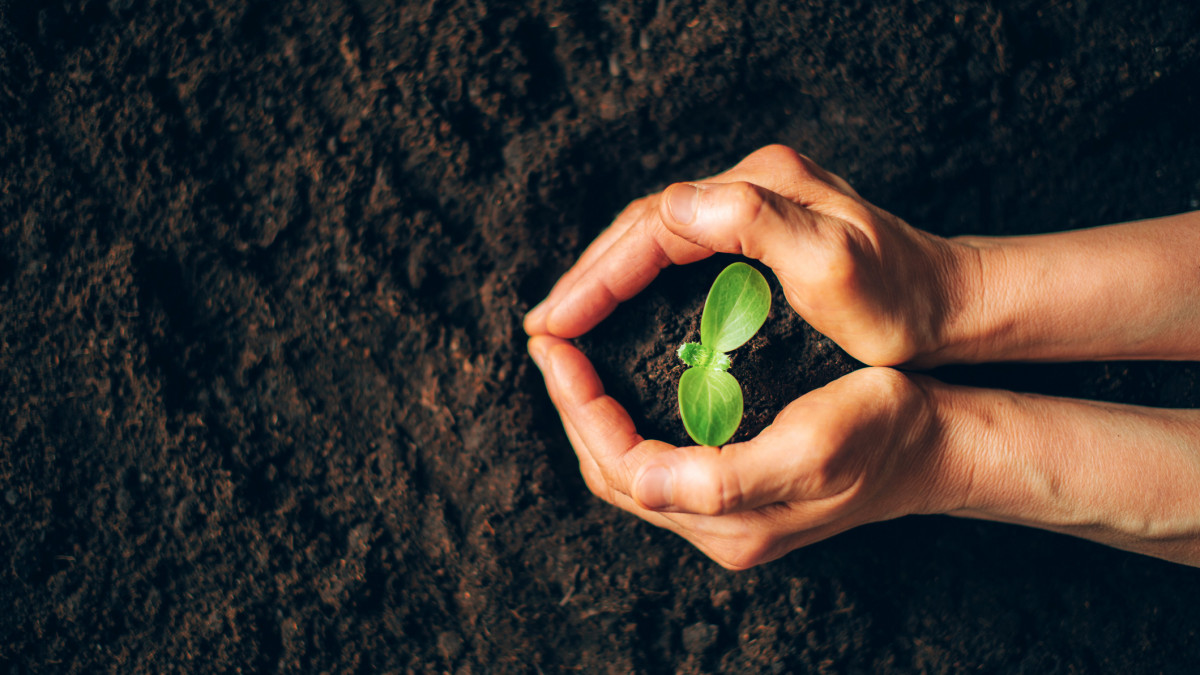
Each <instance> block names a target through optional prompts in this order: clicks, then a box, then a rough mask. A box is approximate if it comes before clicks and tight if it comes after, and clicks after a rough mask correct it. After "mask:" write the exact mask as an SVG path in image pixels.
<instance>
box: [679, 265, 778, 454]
mask: <svg viewBox="0 0 1200 675" xmlns="http://www.w3.org/2000/svg"><path fill="white" fill-rule="evenodd" d="M770 311H771V288H770V287H769V286H767V280H766V279H764V278H763V275H762V274H761V273H759V271H758V270H756V269H754V268H753V267H751V266H749V265H747V264H746V263H742V262H736V263H733V264H732V265H730V266H729V267H726V268H725V269H724V270H722V271H721V273H720V274H718V275H717V278H716V280H715V281H713V285H712V289H711V290H710V291H709V292H708V299H706V300H705V301H704V313H703V314H701V315H700V343H699V344H697V343H695V342H687V343H684V344H683V345H681V346H680V347H679V358H681V359H683V362H684V363H686V364H688V365H689V366H691V368H688V369H687V370H685V371H684V373H683V377H681V378H679V416H680V417H682V418H683V428H684V429H686V430H687V432H688V435H689V436H691V437H692V440H694V441H696V442H697V443H699V444H700V445H713V446H718V445H722V444H724V443H725V442H726V441H728V440H729V439H730V438H732V437H733V432H735V431H737V428H738V425H739V424H741V423H742V386H741V385H740V384H738V381H737V380H736V379H734V377H733V375H730V374H729V373H728V372H727V371H728V370H729V363H730V361H729V354H727V352H731V351H733V350H735V349H737V348H738V347H741V346H742V345H743V344H745V343H746V341H747V340H749V339H750V338H752V337H754V334H755V333H757V332H758V329H759V328H761V327H762V325H763V322H764V321H766V320H767V313H768V312H770Z"/></svg>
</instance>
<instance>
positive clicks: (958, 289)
mask: <svg viewBox="0 0 1200 675" xmlns="http://www.w3.org/2000/svg"><path fill="white" fill-rule="evenodd" d="M716 252H722V253H735V254H740V255H744V256H747V257H750V258H755V259H757V260H760V261H762V262H763V263H765V264H766V265H767V266H768V267H770V268H771V269H772V270H773V271H774V272H775V275H776V276H777V277H778V279H779V282H780V284H781V286H782V288H783V291H784V294H785V296H786V297H787V300H788V302H789V303H790V304H791V306H792V307H793V308H794V309H795V310H796V311H797V312H799V313H800V315H801V316H802V317H804V319H805V320H807V321H808V322H809V323H810V324H812V325H813V327H814V328H816V329H817V330H819V331H821V332H822V333H824V334H825V335H827V336H829V337H830V338H831V339H833V340H834V341H835V342H837V343H838V344H839V345H840V346H841V347H842V348H843V349H845V350H846V351H847V352H848V353H849V354H850V355H851V356H853V357H855V358H857V359H858V360H860V361H862V362H864V363H867V364H869V365H880V366H891V365H902V364H903V365H910V366H930V365H936V364H938V363H940V362H942V361H943V360H944V359H945V354H946V353H947V349H948V348H949V347H950V346H951V343H952V342H953V335H954V334H955V333H956V331H955V328H956V326H955V325H954V323H955V321H957V320H958V318H959V317H961V316H962V312H961V311H960V309H961V306H962V305H963V302H964V300H963V296H964V289H965V288H966V284H964V283H962V280H964V279H968V278H970V277H971V274H970V269H971V266H972V264H973V263H974V261H975V260H976V258H975V256H974V255H973V249H972V248H971V247H969V246H966V245H963V244H958V243H955V242H952V241H950V240H946V239H943V238H940V237H936V236H933V235H930V234H928V233H925V232H922V231H920V230H917V229H915V228H913V227H911V226H909V225H908V224H907V223H905V222H904V221H902V220H900V219H899V218H897V217H895V216H893V215H891V214H889V213H887V212H885V211H883V210H881V209H879V208H877V207H875V206H873V205H871V204H870V203H868V202H867V201H865V200H864V199H863V198H862V197H860V196H859V195H858V193H857V192H855V191H854V189H853V188H851V187H850V185H849V184H848V183H846V181H844V180H842V179H841V178H839V177H838V176H835V175H833V174H831V173H829V172H827V171H825V170H824V169H822V168H821V167H819V166H817V165H816V164H815V163H813V162H812V161H811V160H809V159H808V158H807V157H804V156H802V155H800V154H798V153H796V152H795V151H793V150H791V149H789V148H786V147H784V146H778V145H776V146H769V147H766V148H763V149H761V150H758V151H757V152H755V153H753V154H751V155H750V156H748V157H747V158H746V159H744V160H743V161H742V162H740V163H739V164H738V165H737V166H735V167H733V168H732V169H730V170H729V171H727V172H725V173H722V174H719V175H717V176H714V177H712V178H708V179H704V180H701V181H697V182H694V183H677V184H675V185H672V186H670V187H668V188H667V189H666V190H665V191H663V192H662V193H659V194H655V195H650V196H648V197H645V198H642V199H639V200H637V201H635V202H633V203H632V204H630V206H629V207H627V208H626V209H625V211H624V212H622V213H621V214H620V215H619V216H618V217H617V218H616V220H615V221H614V222H613V224H612V225H611V226H610V227H609V228H608V230H606V231H605V232H604V233H602V234H601V235H600V236H599V237H598V238H597V239H596V241H595V242H593V243H592V245H591V246H590V247H589V248H588V249H587V250H586V251H585V252H584V254H583V256H582V257H580V259H579V261H578V262H576V264H575V265H574V266H573V267H572V268H571V269H570V270H569V271H568V272H567V273H566V274H565V275H563V277H562V279H560V280H559V282H558V283H557V284H556V285H555V287H554V288H553V289H552V290H551V292H550V295H549V297H547V298H546V300H545V301H543V302H542V303H541V304H540V305H539V306H538V307H536V308H534V310H533V311H531V312H530V313H529V315H528V317H527V318H526V320H525V330H526V332H528V333H529V334H530V335H554V336H557V337H563V338H573V337H577V336H579V335H582V334H583V333H585V332H587V331H588V330H590V329H591V328H592V327H593V326H595V325H596V324H597V323H599V322H600V321H601V320H602V319H604V317H606V316H607V315H608V314H609V313H611V312H612V311H613V309H615V308H616V306H617V304H618V303H620V302H623V301H625V300H627V299H629V298H631V297H633V296H634V295H635V294H636V293H637V292H638V291H640V290H642V289H643V288H645V287H646V286H647V285H649V283H650V282H651V281H652V280H653V279H654V277H656V276H657V275H658V272H659V271H660V270H661V269H663V268H665V267H666V266H668V265H671V264H676V265H679V264H687V263H692V262H696V261H698V260H702V259H704V258H707V257H709V256H711V255H712V254H713V253H716Z"/></svg>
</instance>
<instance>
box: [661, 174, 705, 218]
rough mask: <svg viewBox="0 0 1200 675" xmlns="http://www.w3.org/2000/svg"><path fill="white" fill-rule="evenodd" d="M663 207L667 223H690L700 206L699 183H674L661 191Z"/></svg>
mask: <svg viewBox="0 0 1200 675" xmlns="http://www.w3.org/2000/svg"><path fill="white" fill-rule="evenodd" d="M662 202H663V207H664V210H665V212H666V215H667V216H668V218H666V219H665V220H667V221H668V222H669V223H673V224H675V225H677V226H687V225H691V224H692V222H693V221H695V219H696V211H697V209H698V208H699V206H700V185H699V184H696V183H676V184H674V185H671V186H669V187H668V188H667V189H666V190H665V191H664V192H663V200H662Z"/></svg>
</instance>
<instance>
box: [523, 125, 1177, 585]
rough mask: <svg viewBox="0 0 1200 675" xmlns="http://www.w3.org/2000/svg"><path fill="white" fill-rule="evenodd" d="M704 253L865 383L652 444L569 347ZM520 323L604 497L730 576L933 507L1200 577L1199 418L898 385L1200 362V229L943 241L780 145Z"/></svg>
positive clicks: (582, 262) (634, 210) (603, 243)
mask: <svg viewBox="0 0 1200 675" xmlns="http://www.w3.org/2000/svg"><path fill="white" fill-rule="evenodd" d="M714 252H722V253H735V254H740V255H744V256H746V257H749V258H754V259H757V260H760V261H762V262H763V263H764V264H766V265H767V266H768V267H770V268H771V270H772V271H773V272H774V273H775V275H776V277H777V278H778V280H779V283H780V284H781V286H782V288H783V290H784V294H785V295H786V297H787V300H788V303H789V304H790V305H791V307H792V309H794V310H795V311H796V312H798V313H799V314H800V315H801V316H802V317H803V318H804V319H805V320H806V321H808V322H809V323H810V324H812V325H813V327H814V328H816V329H817V330H819V331H821V332H822V333H824V334H825V335H827V336H829V337H830V338H831V339H832V340H834V341H835V342H837V343H838V344H839V345H840V346H841V347H842V348H843V349H845V350H846V351H847V352H848V353H850V354H851V355H852V356H854V357H855V358H857V359H859V360H860V361H862V362H864V363H866V364H868V365H869V366H870V367H867V368H864V369H862V370H859V371H856V372H853V373H850V374H849V375H846V376H845V377H842V378H841V379H838V380H836V381H834V382H831V383H830V384H828V385H826V386H825V387H822V388H820V389H817V390H815V391H812V392H810V393H808V394H805V395H804V396H802V397H801V398H799V399H797V400H796V401H794V402H793V403H791V404H790V405H788V406H787V407H786V408H785V409H784V410H783V411H782V412H781V413H780V414H779V415H778V417H777V418H776V419H775V421H774V422H773V423H772V424H771V425H770V426H769V427H767V428H766V429H765V430H764V431H763V432H762V433H761V434H760V435H759V436H757V437H756V438H754V439H752V440H749V441H746V442H743V443H731V444H728V445H726V446H724V447H723V448H719V449H718V448H712V447H702V446H691V447H675V446H671V445H669V444H667V443H662V442H659V441H654V440H647V439H643V438H642V437H641V436H639V435H638V433H637V431H636V429H635V428H634V425H633V422H632V420H631V419H630V417H629V414H628V413H627V412H626V410H625V409H624V408H623V407H622V406H621V405H620V404H619V403H618V402H617V401H616V400H614V399H613V398H611V397H609V396H607V395H605V393H604V387H603V385H602V384H601V382H600V379H599V377H598V376H597V375H596V371H595V370H594V369H593V368H592V365H591V363H590V362H589V361H588V360H587V358H586V357H585V356H584V355H583V354H582V353H581V352H580V351H579V350H578V349H576V348H575V347H574V346H573V345H572V344H571V342H570V341H569V340H570V338H574V337H578V336H579V335H582V334H583V333H585V332H587V331H588V330H590V329H591V328H592V327H594V326H595V325H596V324H597V323H599V322H600V321H601V320H603V319H604V317H606V316H607V315H608V314H610V313H611V312H612V311H613V309H614V308H615V307H616V306H617V305H618V304H619V303H620V302H623V301H625V300H628V299H629V298H631V297H633V296H634V295H635V294H637V293H638V291H640V290H642V289H643V288H645V287H646V286H647V285H648V284H649V283H650V282H651V281H652V280H653V279H654V277H655V276H656V275H657V274H658V272H659V271H660V270H661V269H663V268H664V267H666V266H668V265H682V264H688V263H691V262H696V261H698V260H701V259H703V258H706V257H708V256H710V255H712V254H713V253H714ZM525 329H526V332H528V333H529V335H530V336H531V338H530V340H529V351H530V354H531V355H532V356H533V358H534V361H535V362H536V363H537V364H538V366H539V367H540V368H541V370H542V373H543V374H544V376H545V378H546V386H547V389H548V391H549V393H550V397H551V400H552V401H553V402H554V405H555V406H556V408H557V409H558V411H559V414H560V415H561V417H562V421H563V426H564V428H565V429H566V433H567V437H568V438H569V440H570V442H571V444H572V445H573V446H574V448H575V451H576V453H577V454H578V456H579V462H580V468H581V470H582V472H583V476H584V479H585V480H586V482H587V484H588V487H589V488H590V489H591V490H592V492H594V493H595V494H596V495H598V496H599V497H601V498H602V499H604V500H605V501H608V502H610V503H612V504H614V505H616V506H618V507H620V508H623V509H625V510H627V511H630V512H631V513H634V514H635V515H637V516H639V517H641V518H644V519H646V520H647V521H649V522H651V523H654V524H656V525H659V526H661V527H665V528H667V529H669V530H672V531H674V532H676V533H678V534H680V535H681V536H683V537H685V538H686V539H687V540H688V541H690V542H691V543H693V544H694V545H695V546H696V547H698V548H699V549H700V550H701V551H703V552H704V553H705V554H707V555H708V556H710V557H711V558H713V559H714V560H715V561H716V562H718V563H719V564H721V565H722V566H724V567H726V568H729V569H745V568H748V567H752V566H754V565H758V564H761V563H763V562H767V561H769V560H773V559H775V558H778V557H780V556H782V555H784V554H786V553H787V552H788V551H791V550H793V549H795V548H798V547H800V546H804V545H807V544H810V543H813V542H816V541H819V540H821V539H825V538H827V537H830V536H832V535H834V534H837V533H838V532H842V531H845V530H847V529H850V528H853V527H857V526H859V525H863V524H866V523H871V522H876V521H881V520H888V519H891V518H898V517H900V516H904V515H909V514H933V513H941V514H948V515H954V516H964V517H972V518H981V519H987V520H996V521H1003V522H1009V523H1018V524H1022V525H1028V526H1031V527H1038V528H1042V529H1046V530H1052V531H1055V532H1062V533H1065V534H1070V535H1074V536H1079V537H1083V538H1086V539H1091V540H1093V541H1097V542H1100V543H1103V544H1107V545H1110V546H1114V547H1117V548H1121V549H1125V550H1129V551H1136V552H1139V553H1144V554H1147V555H1151V556H1156V557H1159V558H1164V559H1167V560H1172V561H1176V562H1180V563H1184V564H1188V565H1196V566H1200V411H1197V410H1167V409H1157V408H1144V407H1137V406H1127V405H1116V404H1109V403H1098V402H1092V401H1079V400H1072V399H1063V398H1053V397H1047V396H1035V395H1028V394H1015V393H1011V392H1005V391H994V390H987V389H978V388H970V387H960V386H952V385H948V384H945V383H942V382H939V381H937V380H935V379H933V378H930V377H927V376H924V375H920V374H914V373H912V372H908V371H907V369H920V368H926V367H932V366H936V365H941V364H947V363H980V362H989V361H1067V360H1070V361H1079V360H1104V359H1174V360H1200V212H1193V213H1185V214H1180V215H1176V216H1169V217H1166V218H1159V219H1155V220H1147V221H1139V222H1132V223H1124V224H1119V225H1110V226H1106V227H1098V228H1093V229H1087V230H1076V231H1071V232H1062V233H1056V234H1049V235H1038V236H1025V237H1008V238H989V237H959V238H955V239H944V238H941V237H937V236H934V235H931V234H929V233H926V232H922V231H921V230H917V229H915V228H913V227H911V226H909V225H908V224H906V223H904V222H903V221H902V220H900V219H899V218H896V217H895V216H893V215H891V214H889V213H887V212H885V211H882V210H881V209H879V208H877V207H875V206H873V205H871V204H869V203H868V202H866V201H865V200H863V199H862V197H860V196H859V195H858V193H856V192H855V191H854V190H853V189H852V188H851V187H850V186H849V185H848V184H847V183H846V181H844V180H842V179H841V178H839V177H837V176H835V175H833V174H831V173H829V172H827V171H825V170H824V169H821V168H820V167H818V166H817V165H816V164H814V163H813V162H812V161H811V160H808V159H807V158H805V157H803V156H801V155H799V154H797V153H795V152H794V151H792V150H790V149H788V148H785V147H781V146H771V147H767V148H763V149H762V150H759V151H757V152H755V153H754V154H752V155H750V156H749V157H747V158H746V159H745V160H743V161H742V162H741V163H739V164H738V165H737V166H735V167H734V168H732V169H730V170H729V171H727V172H725V173H723V174H720V175H717V176H714V177H711V178H707V179H704V180H701V181H696V182H694V183H679V184H675V185H672V186H670V187H668V188H667V189H666V190H665V191H663V192H662V193H659V194H655V195H650V196H648V197H645V198H643V199H641V200H638V201H635V202H634V203H633V204H631V205H630V206H629V207H628V208H626V210H625V211H624V212H622V213H621V214H620V215H619V216H618V217H617V219H616V220H615V221H614V223H613V224H612V225H611V226H610V227H609V228H608V229H607V230H606V231H605V232H603V233H602V234H601V235H600V236H599V237H598V238H597V239H596V241H595V242H593V243H592V245H591V246H590V247H589V248H588V249H587V250H586V251H585V252H584V253H583V255H582V256H581V257H580V259H579V260H578V261H577V262H576V264H575V265H574V266H573V267H572V268H571V269H570V270H569V271H568V272H567V273H566V274H564V275H563V277H562V278H561V279H560V280H559V282H558V283H557V284H556V285H555V287H554V288H553V289H552V290H551V292H550V295H549V296H548V297H547V298H546V300H545V301H543V302H542V303H541V304H540V305H539V306H538V307H536V308H534V310H533V311H531V312H530V313H529V315H528V316H527V317H526V320H525ZM894 367H904V368H905V369H906V371H904V372H902V371H900V370H896V369H895V368H894Z"/></svg>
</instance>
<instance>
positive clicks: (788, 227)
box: [659, 182, 824, 272]
mask: <svg viewBox="0 0 1200 675" xmlns="http://www.w3.org/2000/svg"><path fill="white" fill-rule="evenodd" d="M659 216H660V217H661V218H662V222H663V224H664V225H666V227H667V229H669V230H670V231H671V232H673V233H674V234H676V235H678V236H680V237H682V238H684V239H687V240H688V241H691V242H693V243H695V244H698V245H700V246H703V247H705V248H708V249H710V250H713V251H717V252H720V253H735V254H738V255H744V256H746V257H748V258H754V259H755V260H760V261H762V262H763V263H765V264H766V265H767V266H768V267H770V268H772V269H774V270H775V271H776V272H779V271H782V270H787V269H788V267H789V266H792V265H793V264H794V262H793V261H796V260H800V259H803V257H804V254H806V253H808V252H810V251H811V250H812V247H813V246H815V245H817V244H818V241H819V238H820V235H821V231H822V229H823V226H824V217H823V216H821V215H820V214H818V213H815V212H813V211H810V210H809V209H806V208H804V207H803V206H800V205H798V204H796V203H794V202H791V201H789V200H788V199H786V198H784V197H782V196H780V195H778V194H776V193H774V192H772V191H770V190H768V189H766V188H764V187H760V186H758V185H754V184H753V183H746V182H736V183H676V184H674V185H671V186H670V187H668V188H667V189H666V190H665V191H664V192H663V199H662V200H661V201H660V205H659Z"/></svg>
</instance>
